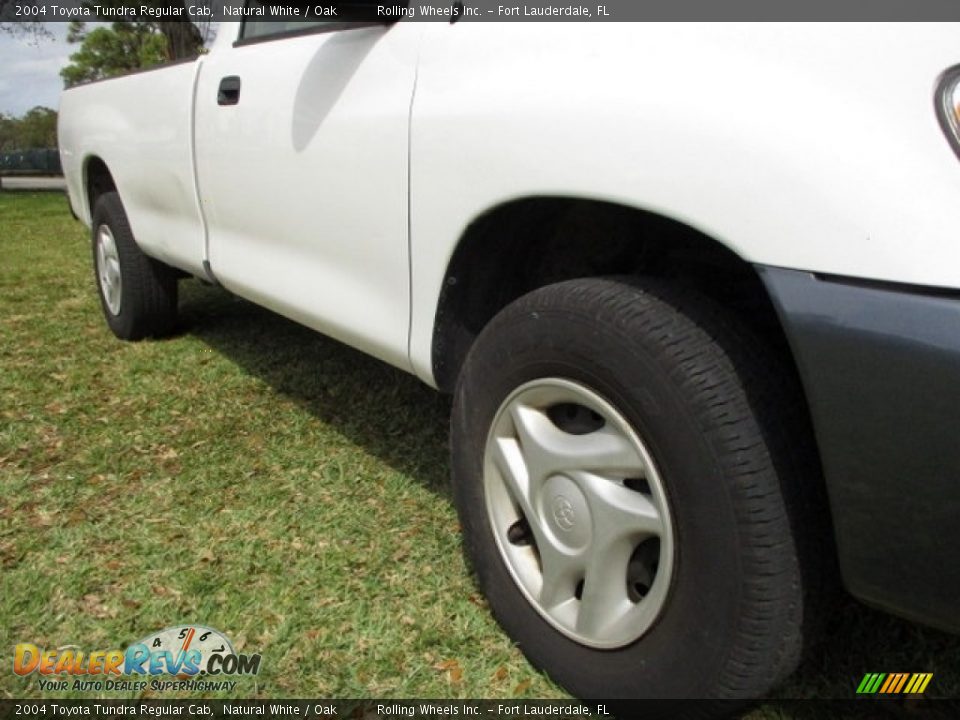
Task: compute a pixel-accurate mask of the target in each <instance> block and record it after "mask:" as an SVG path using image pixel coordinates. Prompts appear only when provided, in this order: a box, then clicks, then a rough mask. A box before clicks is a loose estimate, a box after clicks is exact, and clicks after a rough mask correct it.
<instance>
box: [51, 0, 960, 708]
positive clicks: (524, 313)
mask: <svg viewBox="0 0 960 720" xmlns="http://www.w3.org/2000/svg"><path fill="white" fill-rule="evenodd" d="M958 37H960V34H958V28H957V27H955V26H951V25H946V24H936V25H918V24H905V25H896V24H893V25H872V24H871V25H866V24H864V25H860V24H838V25H822V24H797V25H736V24H718V25H714V24H706V25H701V24H679V25H666V26H658V25H654V24H640V23H637V24H631V23H622V24H621V23H592V24H591V23H584V24H581V23H560V22H558V23H532V22H518V23H482V22H469V21H463V22H457V23H446V22H432V23H422V22H416V21H411V20H409V19H404V20H401V21H399V22H384V23H382V24H377V23H357V24H351V23H342V22H339V23H338V22H333V23H331V22H304V21H298V22H282V21H277V22H270V21H261V20H256V21H255V20H250V19H248V20H247V21H245V22H229V23H224V24H223V25H222V26H221V27H220V30H219V35H218V37H217V39H216V41H215V43H214V46H213V47H212V48H211V50H210V52H209V53H208V54H205V55H203V56H201V57H199V58H196V59H195V60H191V61H187V62H181V63H177V64H173V65H170V66H165V67H162V68H158V69H155V70H153V71H149V72H142V73H138V74H133V75H130V76H124V77H120V78H116V79H111V80H109V81H104V82H97V83H92V84H88V85H85V86H82V87H77V88H74V89H70V90H68V91H66V92H65V93H64V95H63V98H62V105H61V113H60V123H61V124H60V147H61V152H62V160H63V167H64V171H65V174H66V179H67V184H68V187H69V195H70V202H71V205H72V208H73V211H74V212H75V214H76V215H77V216H78V217H79V218H80V219H81V220H82V221H83V222H84V223H86V224H88V225H89V226H90V227H91V229H92V246H93V261H94V268H95V275H96V278H97V287H98V289H99V293H100V298H101V300H102V306H103V312H104V315H105V316H106V321H107V324H108V325H109V326H110V328H111V330H113V332H114V333H115V334H116V335H117V336H118V337H120V338H123V339H127V340H137V339H140V338H143V337H146V336H159V335H162V334H164V333H166V332H168V331H170V330H171V328H173V327H174V324H175V322H176V320H175V316H176V312H177V284H178V281H179V279H181V278H183V277H187V276H196V277H198V278H201V279H202V280H205V281H207V282H213V283H218V284H220V285H222V286H223V287H224V288H226V289H227V290H229V291H231V292H233V293H235V294H237V295H239V296H242V297H244V298H248V299H250V300H252V301H254V302H256V303H259V304H262V305H264V306H266V307H268V308H271V309H272V310H274V311H276V312H278V313H280V314H283V315H286V316H288V317H290V318H293V319H295V320H297V321H299V322H301V323H303V324H305V325H308V326H310V327H311V328H315V329H316V330H318V331H320V332H322V333H326V334H328V335H330V336H332V337H335V338H339V339H340V340H342V341H343V342H346V343H349V344H350V345H353V346H355V347H357V348H360V349H361V350H363V351H365V352H367V353H370V354H371V355H374V356H376V357H378V358H381V359H382V360H384V361H386V362H388V363H391V364H393V365H396V366H398V367H401V368H403V369H405V370H407V371H409V372H411V373H415V374H416V375H417V376H418V377H420V378H421V379H422V380H423V381H424V382H426V383H429V384H430V385H432V386H435V387H437V388H438V389H440V390H441V391H444V392H450V393H453V394H454V404H453V413H452V421H451V426H452V441H451V452H452V471H453V472H452V474H453V478H452V482H453V487H454V492H455V497H456V502H457V505H458V510H459V513H460V516H461V518H462V526H463V531H464V536H465V546H466V551H467V553H468V555H469V557H470V559H471V561H472V563H473V567H474V569H475V571H476V574H477V577H478V583H479V585H480V586H481V587H482V589H483V591H484V592H485V594H486V596H487V598H488V599H489V601H490V606H491V608H492V610H493V613H494V614H495V615H496V617H497V619H498V620H499V622H500V623H501V624H502V625H503V627H504V628H505V630H506V631H507V632H508V633H509V634H510V636H511V637H512V638H513V639H514V640H515V641H516V642H517V643H518V645H519V646H520V647H521V648H522V650H523V652H524V653H526V655H527V656H528V657H529V658H530V659H531V660H532V661H533V662H534V663H535V664H537V665H538V666H540V667H542V668H543V669H544V670H545V671H546V672H547V673H549V675H550V676H551V677H553V678H554V679H555V680H556V681H558V682H559V683H561V684H562V685H564V686H565V687H566V688H568V689H569V690H570V691H571V692H573V693H575V694H577V695H580V696H583V697H607V698H616V697H666V698H673V697H711V698H723V697H735V698H750V697H758V696H761V695H763V694H764V693H766V692H767V691H768V690H769V689H770V688H772V687H773V686H774V685H775V684H776V683H778V682H779V681H780V680H781V679H783V678H784V677H785V676H786V675H787V674H789V673H790V672H791V671H792V670H793V669H794V667H795V666H796V663H797V661H798V657H799V656H800V653H801V650H802V649H803V647H804V643H805V638H806V637H808V635H807V629H808V628H809V627H810V626H812V625H813V624H814V622H813V621H814V620H815V619H816V613H817V607H818V598H819V597H820V595H821V593H822V591H823V588H824V587H825V585H827V584H828V579H829V577H830V575H831V569H832V568H835V567H839V570H840V576H841V577H842V580H843V583H844V585H845V586H846V588H847V589H848V590H849V591H850V592H851V593H853V594H854V595H855V596H857V597H859V598H861V599H862V600H863V601H864V602H866V603H869V604H871V605H874V606H877V607H880V608H884V609H887V610H889V611H891V612H894V613H897V614H900V615H903V616H906V617H908V618H912V619H915V620H917V621H921V622H925V623H928V624H931V625H934V626H938V627H940V628H943V629H946V630H951V631H958V630H960V605H958V598H960V563H958V562H957V560H956V557H957V551H958V549H960V522H958V520H960V442H958V438H960V435H958V432H960V430H958V429H960V159H958V151H960V144H958V118H957V109H956V108H957V100H958V99H960V94H958V93H957V91H956V87H957V83H958V79H960V69H958V67H957V65H956V64H957V63H958V62H960V45H958V42H957V38H958ZM317 462H318V463H322V462H323V459H322V458H318V459H317Z"/></svg>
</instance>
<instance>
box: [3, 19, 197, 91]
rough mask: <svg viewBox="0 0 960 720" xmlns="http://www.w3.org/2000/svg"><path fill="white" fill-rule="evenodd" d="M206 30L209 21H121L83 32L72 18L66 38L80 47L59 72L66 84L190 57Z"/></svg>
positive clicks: (82, 27) (98, 78) (68, 85)
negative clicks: (68, 63) (77, 43)
mask: <svg viewBox="0 0 960 720" xmlns="http://www.w3.org/2000/svg"><path fill="white" fill-rule="evenodd" d="M2 1H3V0H0V2H2ZM99 4H100V5H101V6H105V7H115V6H120V5H123V4H125V2H124V0H101V2H100V3H99ZM144 4H146V5H156V6H160V5H162V6H164V7H170V6H171V5H178V4H179V5H183V4H184V3H183V2H182V0H173V1H172V2H171V0H147V2H145V3H144ZM196 4H199V5H203V4H204V3H202V2H201V3H196ZM185 11H186V8H184V13H185ZM184 16H185V14H184ZM210 31H211V27H210V23H209V22H203V23H193V22H189V21H185V20H175V21H148V22H140V21H134V20H124V21H120V22H115V23H112V24H111V25H110V27H98V28H96V29H94V30H92V31H90V32H87V28H86V23H83V22H79V21H73V22H71V23H70V30H69V32H68V34H67V40H68V41H69V42H74V43H75V42H79V43H80V50H79V51H78V52H76V53H74V54H73V55H71V56H70V65H68V66H67V67H65V68H64V69H63V70H61V71H60V75H61V77H63V80H64V84H65V85H66V86H67V87H70V86H72V85H76V84H77V83H81V82H87V81H89V80H100V79H102V78H105V77H112V76H113V75H119V74H120V73H124V72H129V71H130V70H139V69H141V68H148V67H152V66H153V65H158V64H160V63H162V62H167V61H170V60H179V59H180V58H187V57H193V56H195V55H198V54H199V53H200V52H201V50H202V49H203V46H204V43H205V42H206V41H207V40H208V39H209V35H210Z"/></svg>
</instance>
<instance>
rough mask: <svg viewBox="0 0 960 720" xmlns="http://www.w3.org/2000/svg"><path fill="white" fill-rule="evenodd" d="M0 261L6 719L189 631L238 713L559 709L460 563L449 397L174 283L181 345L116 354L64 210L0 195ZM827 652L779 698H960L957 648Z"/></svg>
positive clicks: (890, 646) (871, 617) (846, 613)
mask: <svg viewBox="0 0 960 720" xmlns="http://www.w3.org/2000/svg"><path fill="white" fill-rule="evenodd" d="M0 257H2V258H3V260H2V262H0V566H2V571H0V578H2V583H0V589H2V592H0V638H3V643H2V644H3V646H4V647H3V650H2V653H0V696H3V697H18V698H26V697H39V696H40V695H41V693H40V691H39V689H38V686H37V681H36V676H32V677H30V678H27V679H23V678H19V677H15V676H14V675H13V674H12V672H11V671H10V668H11V666H12V651H13V646H14V644H16V643H18V642H32V643H35V644H37V645H40V646H48V647H58V646H62V645H65V644H68V643H72V644H76V645H79V646H81V647H82V648H84V649H87V650H93V649H111V648H124V647H126V645H127V644H129V643H131V642H134V641H136V640H138V639H140V638H142V637H144V636H145V635H147V634H148V633H150V632H153V631H156V630H159V629H161V628H164V627H168V626H171V625H176V624H181V623H200V624H205V625H209V626H212V627H215V628H217V629H219V630H222V631H223V632H224V633H225V634H226V635H228V636H229V637H231V638H232V639H233V640H234V643H235V645H236V646H238V649H239V650H241V651H246V652H248V653H254V652H259V653H262V655H263V665H262V669H261V673H260V675H259V677H257V678H256V679H250V680H247V681H241V684H240V686H239V687H238V693H237V694H238V695H240V696H244V697H264V698H273V697H307V698H312V697H333V698H356V697H437V698H461V697H462V698H476V697H490V698H514V697H518V698H519V697H538V698H556V697H565V695H564V693H563V691H561V690H560V689H559V688H557V687H556V686H555V685H553V684H552V683H551V682H550V681H549V680H548V679H547V678H546V677H545V676H544V675H541V674H540V673H538V672H537V671H536V670H534V669H533V668H532V667H531V666H530V665H529V664H528V663H527V662H526V661H525V660H524V658H523V656H522V655H521V654H520V652H519V651H517V650H516V648H514V647H513V646H512V644H511V643H510V641H509V640H508V639H507V638H506V636H505V635H504V634H503V633H502V632H501V631H500V630H499V628H498V627H497V625H496V624H495V623H494V622H493V620H492V619H491V618H490V615H489V613H488V611H487V608H486V605H485V603H484V601H483V599H482V598H481V597H479V595H478V594H477V591H476V588H475V587H474V584H473V582H472V580H471V577H470V574H469V572H468V570H467V567H466V566H465V564H464V561H463V558H462V556H461V551H460V536H459V530H458V524H457V518H456V514H455V512H454V510H453V507H452V504H451V500H450V493H449V489H448V486H447V469H448V468H447V415H448V411H449V401H448V399H447V398H445V397H443V396H441V395H439V394H436V393H435V392H434V391H432V390H431V389H429V388H427V387H426V386H424V385H422V384H421V383H420V382H419V381H417V380H416V379H415V378H413V377H411V376H407V375H405V374H404V373H402V372H400V371H398V370H394V369H392V368H390V367H388V366H386V365H383V364H381V363H379V362H377V361H375V360H373V359H370V358H367V357H366V356H364V355H362V354H360V353H359V352H356V351H354V350H352V349H349V348H347V347H345V346H343V345H340V344H339V343H336V342H334V341H332V340H329V339H327V338H324V337H322V336H320V335H317V334H315V333H313V332H311V331H309V330H306V329H304V328H302V327H300V326H298V325H296V324H294V323H292V322H289V321H287V320H285V319H283V318H281V317H279V316H277V315H274V314H272V313H270V312H267V311H265V310H262V309H259V308H257V307H255V306H253V305H251V304H249V303H247V302H244V301H242V300H239V299H237V298H234V297H232V296H230V295H229V294H227V293H226V292H224V291H222V290H220V289H217V288H211V287H206V286H203V285H201V284H199V283H198V282H196V281H193V280H191V281H188V282H183V283H182V284H181V302H180V306H181V316H182V332H181V333H180V334H178V335H177V336H176V337H174V338H171V339H169V340H164V341H147V342H141V343H122V342H120V341H118V340H116V339H114V337H113V336H112V335H111V334H110V332H109V331H108V329H107V328H106V325H105V324H104V322H103V320H102V317H101V314H100V308H99V305H98V303H97V300H96V295H95V291H94V285H93V275H92V272H91V269H90V252H89V241H88V236H87V231H86V229H85V228H83V227H82V226H81V225H80V224H79V223H77V222H75V221H74V220H73V219H72V218H71V217H70V214H69V212H68V210H67V206H66V202H65V200H64V198H63V196H62V195H59V194H14V193H0ZM830 631H831V632H830V634H829V639H828V641H826V642H825V644H824V645H823V647H821V648H819V649H818V650H817V652H816V653H815V654H814V655H813V656H811V658H810V659H809V660H808V661H807V662H806V664H805V665H804V666H803V667H802V668H801V669H800V672H799V673H798V674H797V675H796V676H795V677H794V678H793V679H792V680H791V681H790V682H789V683H788V684H787V685H786V686H785V687H784V688H782V689H781V690H780V694H781V695H782V696H783V697H800V698H815V697H837V698H850V697H852V696H853V692H854V690H855V688H856V685H857V683H858V682H859V679H860V678H861V677H862V676H863V674H864V673H866V672H896V671H902V672H912V671H917V672H920V671H924V672H933V673H934V679H933V681H932V683H931V685H930V687H929V689H928V694H930V695H935V696H949V697H957V696H960V638H957V637H953V636H949V635H946V634H943V633H939V632H936V631H933V630H929V629H925V628H921V627H919V626H917V625H913V624H910V623H907V622H904V621H900V620H897V619H894V618H891V617H888V616H886V615H883V614H881V613H877V612H874V611H872V610H869V609H867V608H864V607H863V606H861V605H859V604H857V603H854V602H853V601H843V602H842V603H841V604H840V605H838V606H837V607H836V609H835V614H834V615H833V617H832V618H831V620H830ZM47 694H48V695H51V694H49V693H47ZM69 695H71V694H70V693H54V694H52V695H51V696H61V697H63V696H69ZM77 695H78V694H77V693H74V694H73V696H77ZM80 696H83V697H89V694H80ZM121 697H122V696H121ZM796 713H801V711H800V710H798V709H797V708H796V706H793V705H783V706H781V705H779V704H778V703H776V702H771V703H768V704H767V705H765V706H763V707H761V708H760V709H758V710H756V711H754V713H753V714H752V716H753V717H758V718H759V717H770V718H774V717H794V716H795V714H796ZM796 716H799V715H796Z"/></svg>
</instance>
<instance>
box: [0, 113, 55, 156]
mask: <svg viewBox="0 0 960 720" xmlns="http://www.w3.org/2000/svg"><path fill="white" fill-rule="evenodd" d="M56 146H57V113H56V111H55V110H51V109H50V108H48V107H39V106H38V107H35V108H33V109H32V110H30V111H29V112H27V113H25V114H24V115H23V116H22V117H19V118H16V117H11V116H10V115H5V114H3V113H0V152H12V151H14V150H26V149H29V148H54V147H56Z"/></svg>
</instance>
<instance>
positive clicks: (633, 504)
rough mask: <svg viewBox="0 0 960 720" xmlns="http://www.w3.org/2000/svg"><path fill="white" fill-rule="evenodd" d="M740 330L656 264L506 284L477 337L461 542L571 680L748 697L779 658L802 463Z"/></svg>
mask: <svg viewBox="0 0 960 720" xmlns="http://www.w3.org/2000/svg"><path fill="white" fill-rule="evenodd" d="M751 343H753V341H752V340H751V339H750V337H749V336H748V335H747V334H746V333H744V332H743V331H742V330H741V329H739V328H737V327H736V326H735V325H733V324H732V323H729V322H728V321H727V320H726V319H725V318H724V317H723V315H722V314H721V313H718V312H716V311H715V309H713V308H712V307H710V306H709V303H707V302H706V301H703V300H694V301H691V300H690V298H689V296H687V295H684V296H681V295H680V294H679V293H678V292H677V291H675V290H674V289H672V288H670V287H669V286H666V285H663V284H661V283H658V282H656V281H652V280H649V281H643V280H639V281H638V280H629V281H628V280H618V279H587V280H575V281H570V282H565V283H560V284H557V285H552V286H549V287H546V288H542V289H540V290H537V291H535V292H533V293H531V294H529V295H527V296H525V297H523V298H521V299H520V300H518V301H516V302H515V303H513V304H512V305H510V306H509V307H507V308H506V309H505V310H504V311H502V312H501V313H500V314H499V315H498V316H497V317H496V318H495V319H494V320H493V321H492V322H491V323H490V324H489V326H488V327H487V328H486V329H484V331H483V332H482V333H481V335H480V337H479V338H478V339H477V341H476V343H475V345H474V347H473V348H472V349H471V351H470V354H469V356H468V358H467V361H466V363H465V366H464V368H463V371H462V373H461V376H460V378H459V380H458V386H457V391H456V397H455V401H454V410H453V420H452V447H453V458H452V465H453V479H454V493H455V498H456V502H457V507H458V511H459V513H460V516H461V522H462V525H463V527H464V533H465V542H466V549H467V553H468V555H469V557H470V559H471V561H472V564H473V567H474V568H475V570H476V573H477V576H478V580H479V583H480V585H481V587H482V589H483V591H484V592H485V594H486V595H487V597H488V599H489V601H490V605H491V608H492V610H493V612H494V614H495V616H496V617H497V619H498V620H499V622H500V623H501V624H502V625H503V626H504V628H505V629H506V630H507V631H508V633H509V634H510V635H511V636H512V637H513V638H514V639H515V640H516V641H517V642H518V644H519V646H520V648H521V649H522V650H523V652H524V653H525V654H526V655H527V656H528V657H529V658H530V659H531V661H533V662H534V663H535V664H536V665H538V666H540V667H541V668H543V669H544V670H546V671H547V673H549V674H550V675H551V676H552V677H553V678H554V679H555V680H557V681H558V682H559V683H561V684H562V685H564V686H565V687H567V688H568V689H569V690H570V691H572V692H573V693H574V694H576V695H579V696H582V697H597V698H611V699H612V698H688V697H691V698H753V697H759V696H761V695H763V694H764V693H766V692H767V691H768V690H769V689H770V688H771V687H772V686H773V685H774V684H776V683H777V682H778V681H779V680H781V679H782V678H783V677H785V676H786V675H787V674H788V673H790V672H791V671H792V670H793V669H794V667H795V665H796V663H797V661H798V658H799V653H800V649H801V644H802V626H803V623H804V620H805V618H804V615H803V613H804V606H805V601H804V594H803V582H802V581H803V577H804V574H803V573H802V572H801V570H802V568H801V558H800V555H801V551H800V547H799V544H798V542H797V540H796V538H795V533H794V529H793V528H794V525H793V523H795V522H796V520H797V518H796V513H797V512H798V509H797V508H795V507H794V505H795V503H794V502H793V501H792V498H793V497H794V495H795V491H796V489H797V488H798V487H800V486H802V484H803V483H804V482H805V481H806V482H815V480H816V476H815V474H814V475H813V476H812V477H809V476H807V474H808V473H815V472H816V470H815V468H816V464H815V462H812V461H810V462H808V461H807V460H805V459H804V458H803V454H802V453H798V452H794V449H795V448H792V447H791V442H790V437H791V433H806V432H807V431H806V429H805V428H804V427H795V426H794V425H793V424H792V423H791V421H790V420H789V418H788V413H786V412H784V411H783V409H782V408H780V407H778V405H779V403H777V402H774V401H773V400H772V398H779V397H782V393H781V392H773V390H774V386H775V385H777V384H778V383H779V384H782V382H781V380H782V379H781V378H780V377H779V376H778V375H777V371H776V370H775V368H771V367H770V365H769V361H768V357H767V356H766V354H765V353H763V352H762V350H761V349H760V348H759V347H757V346H755V345H754V346H751ZM768 391H769V392H768ZM794 437H795V439H796V440H797V442H796V443H794V444H795V445H796V447H800V446H801V445H802V443H800V442H799V435H796V436H794Z"/></svg>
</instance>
